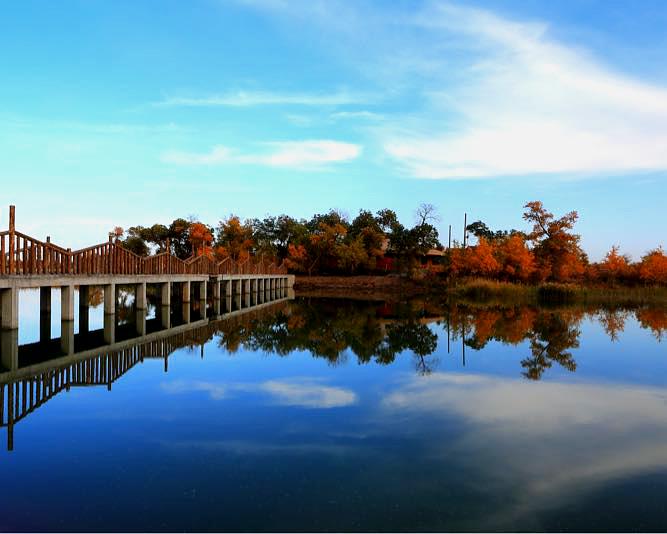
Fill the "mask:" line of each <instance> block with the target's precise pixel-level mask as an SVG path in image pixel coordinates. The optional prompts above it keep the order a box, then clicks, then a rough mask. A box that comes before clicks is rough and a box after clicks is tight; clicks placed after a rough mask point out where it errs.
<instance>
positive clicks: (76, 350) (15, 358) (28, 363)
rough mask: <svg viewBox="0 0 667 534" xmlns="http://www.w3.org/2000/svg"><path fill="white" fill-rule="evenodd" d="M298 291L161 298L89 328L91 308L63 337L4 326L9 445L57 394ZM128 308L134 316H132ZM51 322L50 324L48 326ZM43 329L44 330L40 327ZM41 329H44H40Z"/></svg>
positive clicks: (1, 422) (197, 339) (157, 355)
mask: <svg viewBox="0 0 667 534" xmlns="http://www.w3.org/2000/svg"><path fill="white" fill-rule="evenodd" d="M293 298H294V292H293V290H292V289H291V288H277V289H272V290H268V289H267V290H265V291H255V292H252V291H249V292H246V293H240V294H236V295H234V296H231V295H229V296H227V298H226V299H219V300H218V299H215V300H213V301H209V302H193V303H190V302H182V303H179V304H176V305H175V306H172V307H170V308H166V309H165V307H164V306H158V307H157V309H158V310H159V311H157V312H156V317H154V318H150V319H147V317H146V310H142V309H136V307H131V308H125V309H124V308H117V310H116V313H114V314H113V315H111V314H105V316H104V328H103V329H98V330H89V329H88V314H87V313H82V314H80V316H79V333H77V334H75V333H74V321H63V322H62V323H61V333H62V334H61V337H60V338H53V339H51V338H50V337H49V338H48V339H47V340H44V338H43V337H42V340H41V341H39V342H37V343H29V344H23V345H20V344H19V338H18V330H16V329H14V330H2V331H0V336H1V340H0V341H1V343H0V354H1V356H2V369H1V370H0V427H4V428H6V429H7V450H9V451H12V450H13V449H14V426H15V425H16V424H17V423H19V422H20V421H21V420H23V419H25V418H26V417H28V416H29V415H30V414H31V413H32V412H34V411H35V410H37V409H38V408H39V407H41V406H43V405H44V404H45V403H47V402H48V401H49V400H50V399H52V398H53V397H55V396H56V395H58V394H59V393H61V392H62V391H69V390H70V389H71V388H72V387H78V386H106V388H107V389H108V390H109V391H110V390H111V386H112V384H113V383H114V382H115V381H116V380H118V379H119V378H120V377H121V376H123V375H124V374H125V373H127V372H128V371H129V370H130V369H132V367H134V366H135V365H137V364H138V363H140V362H143V361H144V359H162V360H164V371H165V372H167V370H168V367H169V356H170V355H171V354H172V353H173V352H174V351H176V350H177V349H179V348H182V347H185V346H192V345H196V344H197V345H201V347H202V351H203V346H204V343H205V342H206V341H208V340H209V339H210V338H211V337H212V336H213V335H215V334H216V333H218V332H219V331H220V330H221V326H222V325H223V324H224V323H226V322H228V321H234V320H252V319H253V318H256V317H258V316H259V315H260V314H262V315H263V314H265V313H273V312H275V311H278V310H279V309H281V308H282V307H283V306H284V305H285V303H286V302H287V301H288V300H291V299H293ZM128 315H130V316H131V320H128V319H127V317H128ZM42 328H43V327H42ZM40 334H42V333H40ZM40 337H41V336H40Z"/></svg>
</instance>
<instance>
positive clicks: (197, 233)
mask: <svg viewBox="0 0 667 534" xmlns="http://www.w3.org/2000/svg"><path fill="white" fill-rule="evenodd" d="M189 239H190V245H191V246H192V251H193V255H194V256H208V257H209V258H212V257H213V249H212V247H211V244H212V243H213V233H212V231H211V228H209V227H208V226H206V225H205V224H203V223H200V222H194V223H192V224H190V231H189Z"/></svg>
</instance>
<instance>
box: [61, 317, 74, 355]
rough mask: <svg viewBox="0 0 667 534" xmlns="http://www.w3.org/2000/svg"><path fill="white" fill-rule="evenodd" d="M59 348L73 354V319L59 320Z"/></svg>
mask: <svg viewBox="0 0 667 534" xmlns="http://www.w3.org/2000/svg"><path fill="white" fill-rule="evenodd" d="M60 349H61V350H62V351H63V352H64V353H65V354H74V321H60Z"/></svg>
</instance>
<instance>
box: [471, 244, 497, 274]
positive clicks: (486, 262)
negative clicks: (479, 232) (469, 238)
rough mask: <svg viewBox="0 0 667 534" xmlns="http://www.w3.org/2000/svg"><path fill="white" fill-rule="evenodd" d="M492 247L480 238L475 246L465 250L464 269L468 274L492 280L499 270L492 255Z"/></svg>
mask: <svg viewBox="0 0 667 534" xmlns="http://www.w3.org/2000/svg"><path fill="white" fill-rule="evenodd" d="M493 253H494V247H493V246H492V245H491V243H490V242H489V241H487V240H486V239H485V238H483V237H480V238H479V240H478V242H477V245H476V246H474V247H470V248H468V249H466V252H465V255H464V256H465V263H466V265H465V268H466V270H467V271H468V273H469V274H472V275H475V276H484V277H487V278H493V277H495V276H496V275H497V274H498V271H499V270H500V264H499V263H498V261H497V260H496V258H495V257H494V255H493Z"/></svg>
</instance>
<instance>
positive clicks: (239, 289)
mask: <svg viewBox="0 0 667 534" xmlns="http://www.w3.org/2000/svg"><path fill="white" fill-rule="evenodd" d="M242 292H243V279H241V278H239V279H238V280H236V294H237V295H239V296H240V295H241V293H242Z"/></svg>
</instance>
